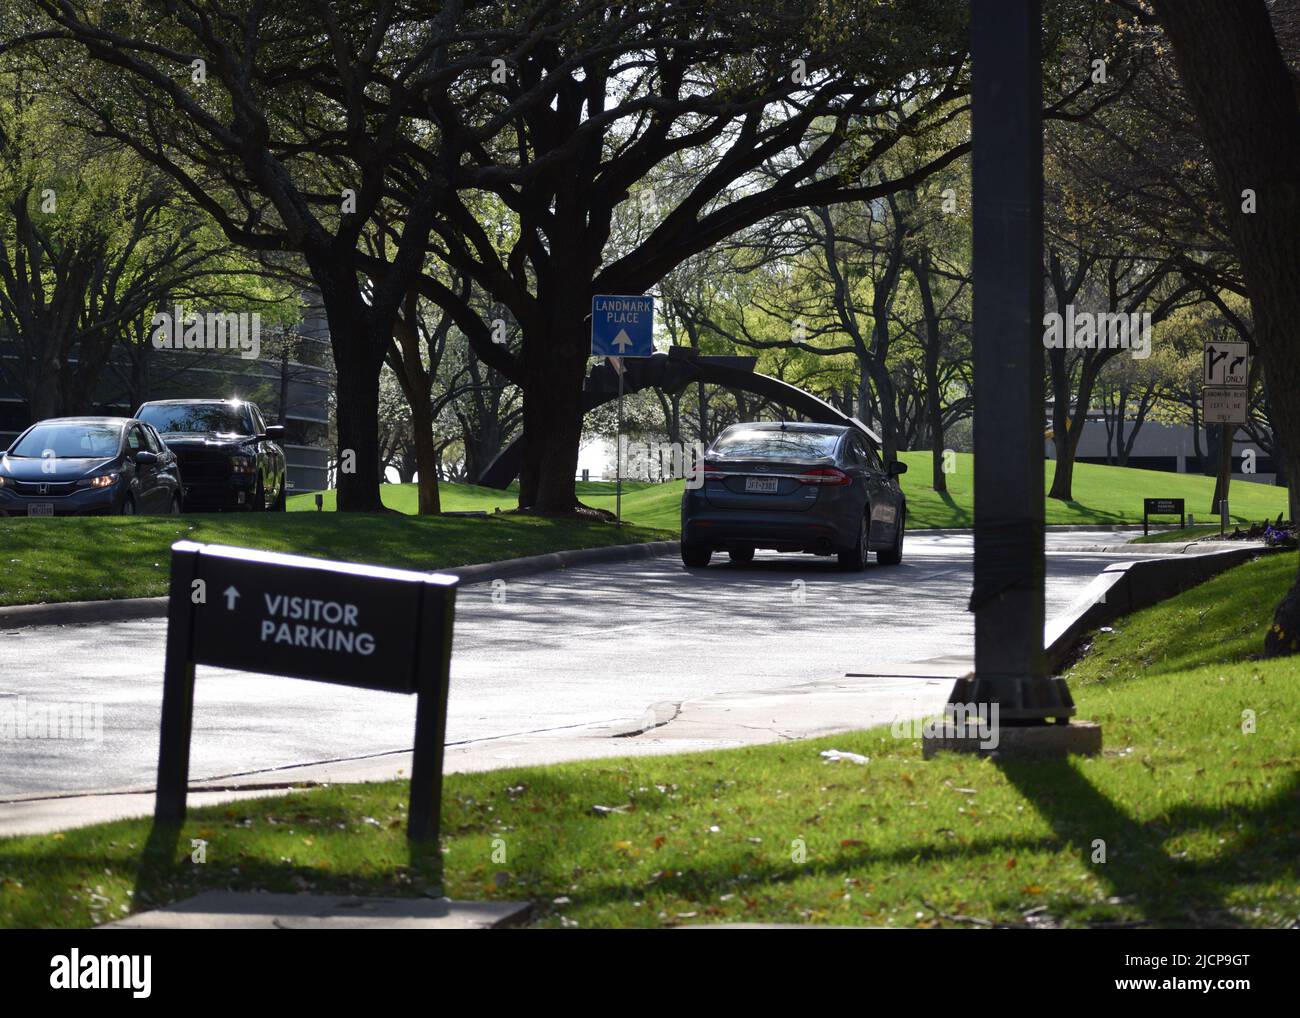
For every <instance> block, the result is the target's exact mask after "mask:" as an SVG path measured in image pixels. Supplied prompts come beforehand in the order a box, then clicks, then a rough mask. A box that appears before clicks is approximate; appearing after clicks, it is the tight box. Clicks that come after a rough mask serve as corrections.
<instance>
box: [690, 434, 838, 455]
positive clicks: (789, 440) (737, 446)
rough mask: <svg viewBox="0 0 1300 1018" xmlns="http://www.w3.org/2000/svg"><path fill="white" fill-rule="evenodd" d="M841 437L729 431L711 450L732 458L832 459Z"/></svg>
mask: <svg viewBox="0 0 1300 1018" xmlns="http://www.w3.org/2000/svg"><path fill="white" fill-rule="evenodd" d="M839 440H840V436H839V433H837V432H828V431H780V430H771V431H769V430H766V429H763V430H759V429H753V430H749V431H729V432H727V433H726V434H725V435H719V436H718V440H717V441H716V442H715V443H714V445H713V451H714V452H715V453H717V454H718V455H721V456H730V457H733V458H735V459H781V460H785V459H796V460H798V459H818V458H821V457H823V456H834V455H835V446H836V444H837V443H838V442H839Z"/></svg>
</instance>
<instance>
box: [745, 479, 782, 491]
mask: <svg viewBox="0 0 1300 1018" xmlns="http://www.w3.org/2000/svg"><path fill="white" fill-rule="evenodd" d="M745 491H746V492H747V493H750V494H758V495H775V494H776V478H775V477H746V478H745Z"/></svg>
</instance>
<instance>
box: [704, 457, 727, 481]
mask: <svg viewBox="0 0 1300 1018" xmlns="http://www.w3.org/2000/svg"><path fill="white" fill-rule="evenodd" d="M726 476H727V473H726V471H725V470H723V469H722V467H720V466H719V465H718V464H717V463H708V462H706V463H705V464H704V479H705V480H706V481H720V480H722V479H723V478H724V477H726Z"/></svg>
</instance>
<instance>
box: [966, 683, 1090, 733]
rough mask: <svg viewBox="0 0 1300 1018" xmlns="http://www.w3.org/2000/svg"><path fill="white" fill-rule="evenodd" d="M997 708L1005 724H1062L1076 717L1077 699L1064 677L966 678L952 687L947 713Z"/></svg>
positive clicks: (999, 717)
mask: <svg viewBox="0 0 1300 1018" xmlns="http://www.w3.org/2000/svg"><path fill="white" fill-rule="evenodd" d="M985 704H987V705H989V706H992V705H993V704H996V705H997V719H998V723H999V724H1003V725H1023V724H1031V725H1038V724H1044V723H1046V721H1047V720H1048V718H1051V719H1052V720H1054V721H1055V722H1056V723H1057V724H1058V725H1065V724H1068V723H1069V721H1070V718H1071V717H1073V716H1074V713H1075V707H1074V698H1073V697H1072V696H1070V689H1069V687H1068V686H1067V685H1066V684H1065V679H1063V678H1061V677H1060V676H1053V677H1051V678H1042V677H1040V676H1010V675H998V676H994V677H992V678H990V677H987V676H985V677H981V676H980V675H979V674H977V673H975V672H972V673H971V674H969V675H963V676H962V677H961V678H960V679H958V680H957V682H956V683H955V684H954V685H953V687H952V695H951V696H949V697H948V707H947V713H948V714H949V715H951V714H952V713H953V712H954V708H964V709H967V710H971V709H973V707H974V705H980V706H983V705H985Z"/></svg>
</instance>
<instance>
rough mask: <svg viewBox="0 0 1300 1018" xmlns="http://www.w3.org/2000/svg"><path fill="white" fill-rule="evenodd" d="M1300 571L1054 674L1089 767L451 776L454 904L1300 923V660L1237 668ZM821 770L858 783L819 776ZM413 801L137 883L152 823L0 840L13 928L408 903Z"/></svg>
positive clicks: (837, 917) (623, 763) (894, 758)
mask: <svg viewBox="0 0 1300 1018" xmlns="http://www.w3.org/2000/svg"><path fill="white" fill-rule="evenodd" d="M1295 571H1296V559H1295V556H1294V555H1276V556H1273V557H1270V558H1267V559H1263V560H1260V561H1257V562H1254V563H1251V564H1249V565H1246V566H1242V567H1241V568H1239V569H1235V570H1233V571H1231V572H1229V573H1225V574H1223V575H1222V576H1220V577H1218V578H1216V579H1214V580H1211V581H1210V582H1208V583H1206V584H1204V585H1202V586H1201V587H1198V588H1196V589H1194V590H1192V591H1190V592H1188V593H1186V594H1183V595H1181V596H1180V597H1177V598H1174V599H1173V600H1171V601H1168V602H1166V603H1164V604H1162V605H1158V606H1155V607H1153V608H1150V609H1147V610H1145V611H1142V612H1139V613H1137V614H1135V615H1133V616H1130V617H1128V618H1126V619H1123V620H1121V621H1119V622H1117V623H1116V624H1115V626H1114V631H1113V632H1111V633H1107V634H1102V635H1101V636H1100V637H1099V638H1098V639H1097V641H1096V643H1095V645H1094V648H1093V650H1092V652H1091V653H1090V654H1088V655H1087V656H1086V657H1085V658H1084V659H1083V660H1082V661H1081V662H1080V663H1079V664H1078V665H1077V666H1076V667H1075V668H1074V669H1073V671H1072V672H1071V673H1070V675H1069V678H1070V682H1071V688H1072V690H1073V693H1074V696H1075V698H1076V700H1077V701H1078V704H1079V712H1080V716H1081V717H1085V718H1090V719H1094V720H1096V721H1099V722H1101V724H1102V725H1103V727H1104V733H1105V742H1106V750H1105V752H1104V754H1103V755H1102V756H1100V757H1098V758H1094V759H1074V760H1070V761H1068V762H1054V763H1046V762H1006V763H1002V764H998V763H994V762H991V761H980V760H977V759H973V758H969V757H959V756H951V755H944V756H941V757H940V758H938V759H936V760H933V761H929V762H925V761H923V760H922V759H921V753H920V745H919V742H917V741H916V740H914V739H911V738H910V737H909V738H903V739H896V738H893V737H891V734H890V731H889V730H888V729H878V730H875V731H870V732H865V733H856V734H849V735H839V736H835V737H833V738H827V739H820V740H813V741H807V742H794V743H782V744H779V745H774V746H764V747H756V748H750V749H742V750H731V751H721V752H714V753H698V754H690V755H682V756H672V757H659V758H639V759H629V760H612V761H601V762H588V763H579V764H569V765H564V766H558V767H548V768H531V769H514V770H502V771H494V772H489V773H482V774H474V775H453V776H451V777H449V778H448V779H447V783H446V793H445V797H444V803H445V806H444V817H443V831H444V844H445V847H446V849H447V852H446V854H445V855H444V856H443V859H444V860H445V874H444V881H443V884H442V886H443V887H444V888H445V890H446V891H447V893H449V894H451V895H453V896H455V897H459V898H471V899H484V898H495V897H501V898H510V899H521V898H524V899H531V900H534V901H536V902H537V903H538V904H539V907H538V910H537V915H536V918H535V920H534V921H535V922H536V923H537V924H538V925H543V926H560V925H580V926H661V925H671V924H678V923H689V922H710V921H717V922H722V921H773V922H812V923H842V924H866V925H878V926H929V925H947V924H962V925H968V924H969V925H979V924H982V923H1010V924H1026V925H1035V924H1037V925H1054V924H1057V925H1111V924H1134V925H1152V926H1165V925H1167V926H1179V927H1182V926H1218V925H1241V926H1282V925H1287V924H1292V923H1295V922H1296V920H1297V917H1298V916H1300V870H1298V865H1300V864H1298V862H1297V860H1300V779H1298V777H1297V775H1298V773H1300V715H1298V713H1297V711H1296V709H1295V704H1296V702H1297V699H1300V659H1297V658H1291V659H1285V660H1276V661H1255V660H1252V659H1251V655H1252V654H1253V653H1254V652H1256V651H1257V650H1258V648H1259V647H1260V645H1261V642H1262V638H1263V633H1264V630H1265V628H1266V627H1267V625H1268V624H1269V620H1270V617H1271V611H1272V606H1273V604H1274V603H1275V602H1276V601H1277V600H1278V599H1279V598H1280V597H1281V596H1282V593H1283V592H1284V591H1285V589H1286V588H1287V586H1288V585H1289V584H1290V583H1291V581H1292V580H1293V579H1294V576H1295ZM1246 712H1252V713H1251V714H1247V713H1246ZM1247 719H1253V726H1254V731H1253V732H1250V733H1248V732H1246V731H1244V730H1243V728H1244V727H1250V726H1249V725H1244V722H1245V720H1247ZM832 747H833V748H837V749H844V750H851V751H855V752H857V753H861V754H864V755H865V756H867V757H869V758H870V762H869V763H868V764H866V765H864V766H860V765H855V764H853V763H849V762H839V763H833V764H831V763H825V762H823V761H822V760H821V759H820V758H819V757H818V752H819V751H820V750H822V749H828V748H832ZM405 799H406V786H405V784H404V783H400V782H395V783H389V784H379V785H361V786H338V787H334V788H329V789H324V790H314V791H308V792H302V793H298V794H295V795H292V796H288V797H284V798H277V799H268V800H262V801H246V802H241V803H238V804H234V805H230V806H218V807H211V808H206V809H202V810H196V811H194V813H193V816H192V819H191V820H190V821H189V822H188V823H187V824H186V825H185V826H184V828H183V829H182V830H180V831H175V830H174V829H173V830H164V831H161V832H159V834H158V835H156V836H155V841H154V843H153V846H154V850H153V852H152V854H150V855H149V856H148V857H147V861H144V862H143V864H142V851H143V849H144V847H145V845H146V843H147V839H148V837H149V833H150V825H149V823H148V822H146V821H128V822H120V823H114V824H105V825H100V826H97V827H92V828H86V829H82V830H77V831H69V832H67V833H66V834H58V835H52V836H43V837H23V838H15V839H6V840H2V841H0V925H2V926H84V925H87V924H90V923H95V922H99V921H107V920H108V919H110V918H115V917H118V916H120V915H122V914H123V913H125V912H127V911H132V910H136V909H141V908H146V907H149V906H150V905H155V904H158V903H161V902H168V901H174V900H177V899H179V898H182V897H185V896H188V895H190V894H192V893H195V892H197V891H200V890H203V889H209V888H225V887H231V888H236V889H267V890H277V891H294V890H318V891H321V892H326V891H337V892H346V893H358V894H375V895H379V894H397V895H418V894H421V893H423V892H425V891H427V890H431V889H433V888H434V887H435V886H437V879H438V877H437V872H436V869H435V866H436V861H435V860H436V858H437V857H436V855H433V856H431V854H430V853H427V852H425V853H419V852H417V853H415V854H412V852H411V850H410V849H408V847H407V845H406V843H405V840H404V838H403V831H402V826H403V824H404V822H405V815H404V803H405ZM598 805H599V806H605V807H614V808H616V809H617V810H618V812H614V813H608V814H605V815H598V814H600V812H601V811H598V810H593V807H595V806H598ZM192 838H203V839H205V840H206V841H207V842H208V846H207V862H206V864H204V865H195V864H193V863H192V862H190V851H191V849H190V839H192ZM1102 851H1104V853H1105V855H1104V858H1105V861H1104V862H1101V861H1099V860H1100V858H1101V855H1100V853H1101V852H1102ZM502 853H504V856H503V855H502ZM494 855H495V859H496V860H497V861H494ZM132 892H134V893H132Z"/></svg>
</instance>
